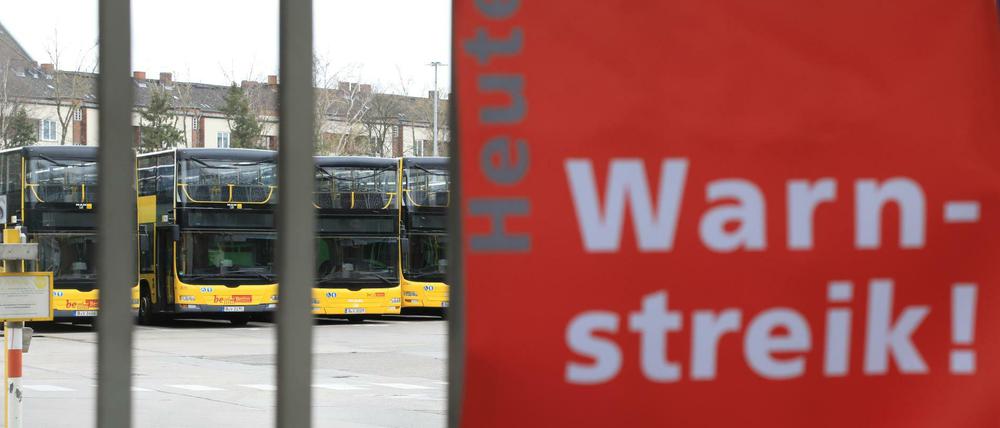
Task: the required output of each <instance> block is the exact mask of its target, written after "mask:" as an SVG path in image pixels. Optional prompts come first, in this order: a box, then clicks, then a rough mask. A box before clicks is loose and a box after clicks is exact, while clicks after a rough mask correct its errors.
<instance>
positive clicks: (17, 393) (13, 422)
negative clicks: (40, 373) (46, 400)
mask: <svg viewBox="0 0 1000 428" xmlns="http://www.w3.org/2000/svg"><path fill="white" fill-rule="evenodd" d="M23 331H24V323H23V322H8V323H4V337H5V338H6V340H5V342H6V344H7V368H6V378H7V382H6V391H7V428H21V426H22V423H23V421H22V416H21V415H22V414H23V411H22V407H21V402H22V398H23V392H22V389H21V372H22V356H23V353H22V352H21V350H22V349H24V348H23V346H22V340H23V339H22V338H23V337H24V336H23ZM8 336H9V338H7V337H8Z"/></svg>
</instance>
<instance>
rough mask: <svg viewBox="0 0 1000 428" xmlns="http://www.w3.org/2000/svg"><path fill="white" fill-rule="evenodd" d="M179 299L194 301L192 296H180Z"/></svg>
mask: <svg viewBox="0 0 1000 428" xmlns="http://www.w3.org/2000/svg"><path fill="white" fill-rule="evenodd" d="M181 301H182V302H193V301H194V296H181Z"/></svg>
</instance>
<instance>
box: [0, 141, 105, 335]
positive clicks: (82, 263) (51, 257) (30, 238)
mask: <svg viewBox="0 0 1000 428" xmlns="http://www.w3.org/2000/svg"><path fill="white" fill-rule="evenodd" d="M96 200H97V148H96V147H87V146H32V147H23V148H17V149H9V150H4V151H2V152H0V217H2V221H3V222H4V227H5V228H7V229H11V228H14V227H17V226H21V232H22V233H23V234H24V235H25V238H26V239H27V241H26V242H33V243H37V244H38V260H37V265H36V266H33V267H31V266H29V267H28V268H29V269H32V270H37V271H43V272H52V279H53V292H52V294H53V297H52V305H53V309H54V314H55V317H56V319H57V320H72V321H75V322H83V323H87V322H92V320H93V318H94V317H95V316H97V310H98V296H97V294H98V292H97V272H96V271H95V269H96V268H97V263H96V258H97V248H96V245H97V234H96V226H97V217H96V214H95V212H94V208H95V205H94V204H95V201H96Z"/></svg>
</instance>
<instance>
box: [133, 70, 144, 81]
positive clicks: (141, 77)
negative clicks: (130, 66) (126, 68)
mask: <svg viewBox="0 0 1000 428" xmlns="http://www.w3.org/2000/svg"><path fill="white" fill-rule="evenodd" d="M132 78H134V79H135V80H146V72H145V71H133V72H132Z"/></svg>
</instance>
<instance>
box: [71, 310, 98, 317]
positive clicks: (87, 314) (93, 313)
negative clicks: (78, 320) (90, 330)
mask: <svg viewBox="0 0 1000 428" xmlns="http://www.w3.org/2000/svg"><path fill="white" fill-rule="evenodd" d="M75 315H76V316H78V317H96V316H97V311H76V313H75Z"/></svg>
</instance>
